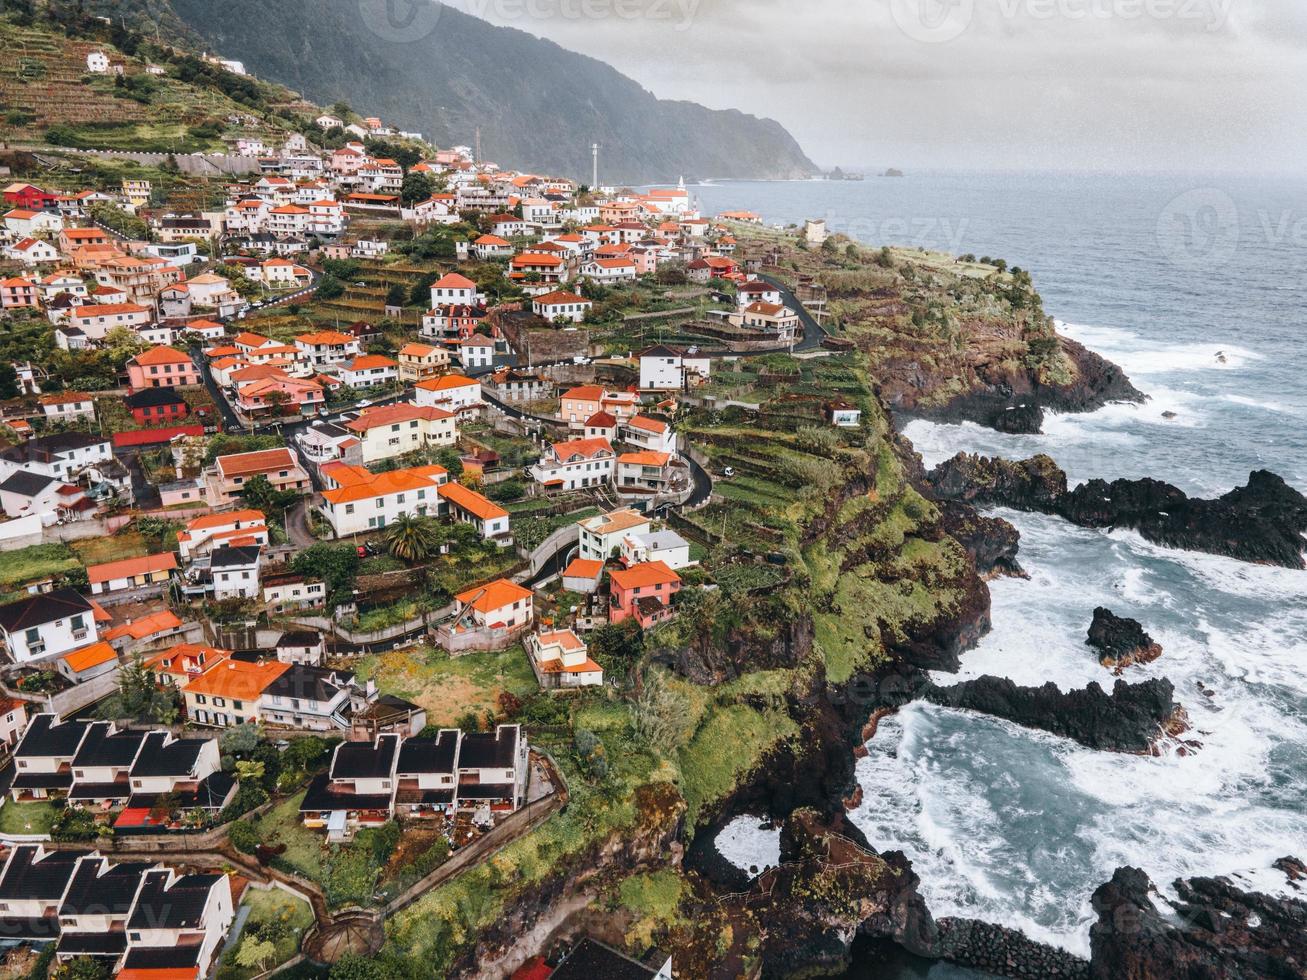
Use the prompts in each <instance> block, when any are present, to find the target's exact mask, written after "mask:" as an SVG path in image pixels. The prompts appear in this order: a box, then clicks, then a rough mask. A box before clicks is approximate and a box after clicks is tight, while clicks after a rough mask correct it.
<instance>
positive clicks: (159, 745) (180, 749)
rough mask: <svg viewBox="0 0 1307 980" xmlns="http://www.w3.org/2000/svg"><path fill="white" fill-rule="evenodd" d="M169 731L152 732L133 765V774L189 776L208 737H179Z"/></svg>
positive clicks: (146, 737) (146, 738)
mask: <svg viewBox="0 0 1307 980" xmlns="http://www.w3.org/2000/svg"><path fill="white" fill-rule="evenodd" d="M168 738H169V733H168V732H150V733H149V734H148V735H146V736H145V744H144V745H142V746H141V751H140V754H139V755H137V757H136V762H135V763H134V764H133V765H132V771H131V775H133V776H187V775H189V774H190V773H191V771H192V770H193V769H194V768H195V762H196V760H197V759H199V757H200V750H201V749H202V748H204V743H205V742H207V741H208V739H206V738H177V739H173V740H172V741H171V742H169V741H168Z"/></svg>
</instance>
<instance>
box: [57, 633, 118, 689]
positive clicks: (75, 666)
mask: <svg viewBox="0 0 1307 980" xmlns="http://www.w3.org/2000/svg"><path fill="white" fill-rule="evenodd" d="M118 667H119V662H118V651H117V650H115V649H114V648H113V647H112V646H110V645H109V643H108V642H107V641H105V640H100V641H99V642H98V643H92V644H91V645H90V646H88V647H82V648H81V649H80V650H73V651H72V652H71V653H65V654H64V655H63V656H62V657H60V658H59V659H58V660H56V661H55V666H54V669H55V671H56V672H57V673H59V674H61V675H62V676H64V677H66V678H67V679H68V680H70V681H72V682H73V683H74V684H84V683H86V682H87V681H90V680H94V679H95V678H97V677H99V676H101V675H103V674H116V673H117V672H118Z"/></svg>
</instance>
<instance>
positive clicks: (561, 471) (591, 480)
mask: <svg viewBox="0 0 1307 980" xmlns="http://www.w3.org/2000/svg"><path fill="white" fill-rule="evenodd" d="M615 460H616V454H615V453H614V452H613V447H612V445H611V444H610V443H609V441H608V440H607V439H572V440H569V441H567V442H556V443H554V444H553V445H552V446H550V447H549V449H548V451H547V452H545V454H544V455H543V456H541V457H540V461H539V462H538V463H536V464H535V465H534V466H532V467H531V469H530V470H529V471H528V472H530V474H531V478H532V479H534V480H535V481H536V482H537V483H538V484H540V485H541V486H542V487H543V488H545V490H548V491H566V490H580V489H583V488H585V487H597V486H603V485H604V484H606V483H608V481H609V480H611V479H612V476H613V465H614V461H615Z"/></svg>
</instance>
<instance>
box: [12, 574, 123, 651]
mask: <svg viewBox="0 0 1307 980" xmlns="http://www.w3.org/2000/svg"><path fill="white" fill-rule="evenodd" d="M99 638H100V635H99V626H98V624H97V623H96V621H95V607H94V606H92V605H91V603H90V602H89V601H88V600H87V599H86V598H85V597H84V596H83V595H82V594H81V593H80V592H78V591H77V590H76V589H56V590H55V591H53V592H45V593H40V594H38V595H31V596H27V597H25V598H23V599H19V600H18V601H17V602H11V603H9V604H8V605H5V606H0V639H2V640H3V641H4V645H5V649H6V650H8V651H9V658H10V659H11V660H12V661H13V662H14V663H17V664H22V663H28V662H29V661H33V660H48V659H51V658H54V657H59V656H62V655H63V654H65V653H68V652H69V651H71V650H77V649H79V648H81V647H85V646H90V645H91V644H92V643H95V642H96V641H97V640H99Z"/></svg>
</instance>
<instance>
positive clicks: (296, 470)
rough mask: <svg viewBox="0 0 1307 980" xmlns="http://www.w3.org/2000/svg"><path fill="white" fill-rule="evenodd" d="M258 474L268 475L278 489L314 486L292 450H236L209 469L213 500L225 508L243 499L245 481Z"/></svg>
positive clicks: (269, 480)
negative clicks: (241, 495) (241, 497)
mask: <svg viewBox="0 0 1307 980" xmlns="http://www.w3.org/2000/svg"><path fill="white" fill-rule="evenodd" d="M256 476H262V477H266V478H267V480H268V482H269V483H271V484H272V486H273V488H274V489H276V490H299V491H306V490H308V489H310V487H311V486H312V484H311V483H310V481H309V475H308V474H307V473H305V472H304V470H303V468H302V467H301V466H300V464H299V463H298V462H297V461H296V459H295V456H294V454H293V453H291V451H290V450H289V449H260V450H257V451H255V452H251V453H234V454H232V455H230V456H219V457H218V459H217V460H216V461H215V462H214V464H213V466H212V467H211V468H210V469H209V470H207V471H206V472H205V482H206V484H207V492H208V499H209V503H210V504H212V505H213V506H214V507H221V506H223V505H225V504H230V503H232V502H234V501H236V500H239V499H240V492H241V490H242V489H243V488H244V486H245V484H246V483H248V482H249V481H250V480H252V479H254V478H255V477H256Z"/></svg>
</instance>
